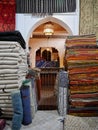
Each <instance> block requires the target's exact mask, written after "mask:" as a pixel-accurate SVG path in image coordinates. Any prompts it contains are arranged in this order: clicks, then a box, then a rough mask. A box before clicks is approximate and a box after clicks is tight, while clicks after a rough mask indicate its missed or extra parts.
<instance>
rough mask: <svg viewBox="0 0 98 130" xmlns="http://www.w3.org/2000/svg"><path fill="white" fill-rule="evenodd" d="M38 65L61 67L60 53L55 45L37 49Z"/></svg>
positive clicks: (39, 66)
mask: <svg viewBox="0 0 98 130" xmlns="http://www.w3.org/2000/svg"><path fill="white" fill-rule="evenodd" d="M36 67H38V68H41V67H59V53H58V50H57V49H55V48H54V47H51V48H44V47H42V48H39V49H38V50H37V51H36Z"/></svg>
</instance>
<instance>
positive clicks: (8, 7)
mask: <svg viewBox="0 0 98 130" xmlns="http://www.w3.org/2000/svg"><path fill="white" fill-rule="evenodd" d="M15 13H16V3H15V0H0V32H5V31H14V30H15Z"/></svg>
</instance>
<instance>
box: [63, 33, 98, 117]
mask: <svg viewBox="0 0 98 130" xmlns="http://www.w3.org/2000/svg"><path fill="white" fill-rule="evenodd" d="M65 59H66V64H67V67H66V68H67V70H68V75H69V88H70V89H69V94H70V96H69V113H74V114H79V115H81V116H84V115H90V116H91V115H98V47H97V44H96V36H95V35H93V34H92V35H83V36H69V37H68V38H67V40H66V55H65Z"/></svg>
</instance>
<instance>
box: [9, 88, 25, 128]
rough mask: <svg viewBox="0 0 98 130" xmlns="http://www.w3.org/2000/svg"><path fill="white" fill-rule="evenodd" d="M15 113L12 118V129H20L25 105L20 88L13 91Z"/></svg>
mask: <svg viewBox="0 0 98 130" xmlns="http://www.w3.org/2000/svg"><path fill="white" fill-rule="evenodd" d="M11 97H12V105H13V110H14V115H13V119H12V130H20V128H21V124H22V120H23V107H22V100H21V94H20V90H15V91H13V92H12V93H11Z"/></svg>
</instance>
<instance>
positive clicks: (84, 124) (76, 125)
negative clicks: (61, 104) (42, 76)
mask: <svg viewBox="0 0 98 130" xmlns="http://www.w3.org/2000/svg"><path fill="white" fill-rule="evenodd" d="M60 119H62V117H60V116H59V115H58V113H57V111H54V110H53V111H37V113H36V114H35V118H34V119H33V121H32V124H30V125H28V126H23V125H22V127H21V129H20V130H63V126H62V123H61V122H60ZM5 130H11V128H10V127H9V126H6V128H5ZM65 130H98V117H77V116H71V115H67V116H66V119H65Z"/></svg>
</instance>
